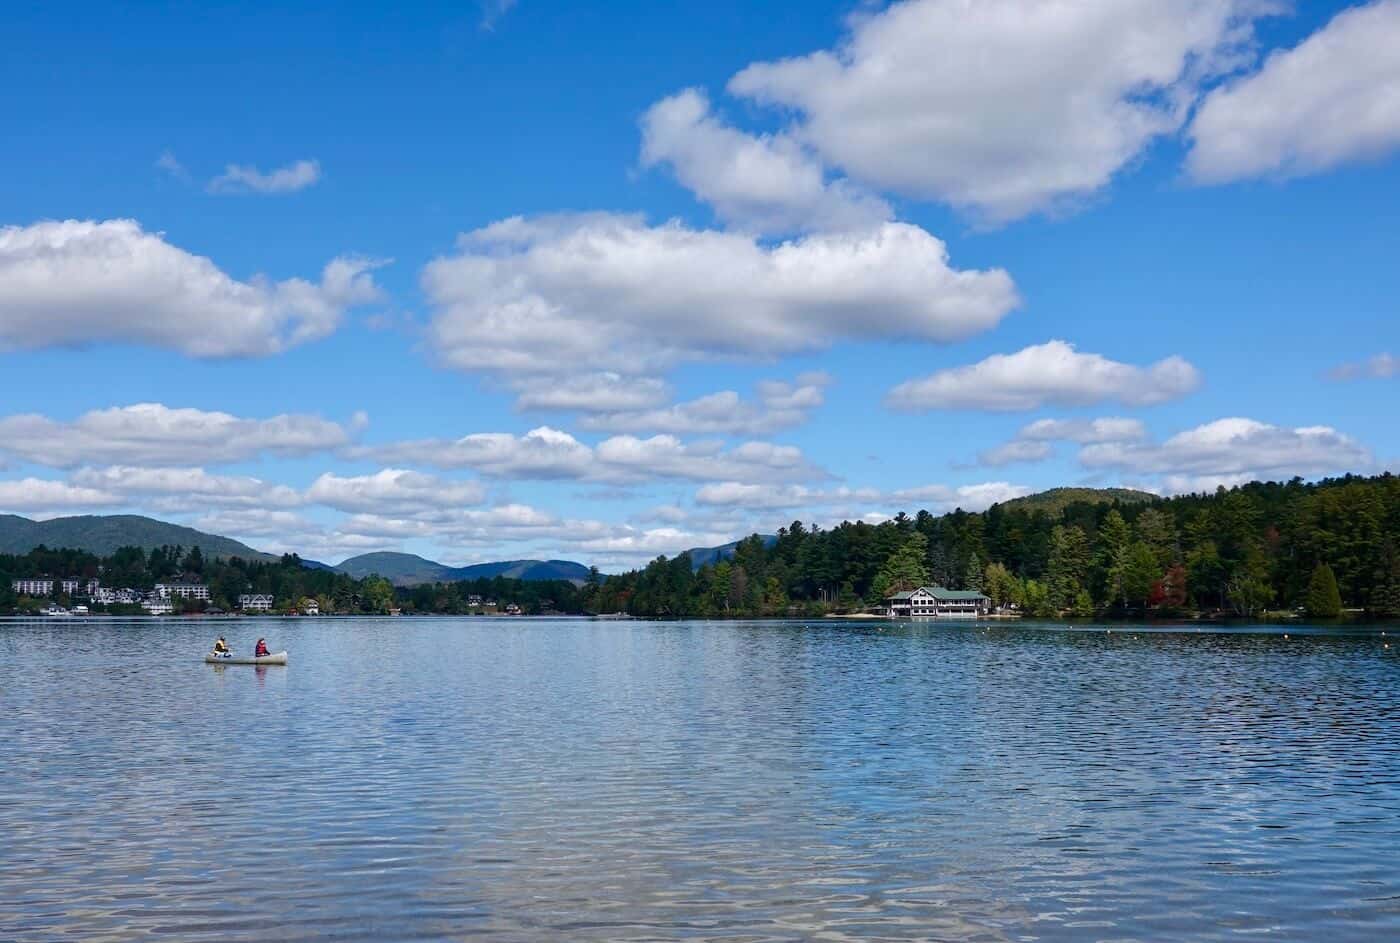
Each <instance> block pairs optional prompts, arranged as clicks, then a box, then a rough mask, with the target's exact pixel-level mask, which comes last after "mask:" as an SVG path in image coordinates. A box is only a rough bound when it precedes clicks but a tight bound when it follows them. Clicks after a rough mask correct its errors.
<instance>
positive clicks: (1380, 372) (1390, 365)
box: [1328, 353, 1400, 380]
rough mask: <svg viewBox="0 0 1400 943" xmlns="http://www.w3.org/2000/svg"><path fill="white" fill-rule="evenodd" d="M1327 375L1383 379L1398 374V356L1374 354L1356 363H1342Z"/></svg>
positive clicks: (1399, 363) (1357, 378)
mask: <svg viewBox="0 0 1400 943" xmlns="http://www.w3.org/2000/svg"><path fill="white" fill-rule="evenodd" d="M1328 376H1330V377H1331V378H1332V379H1334V380H1359V379H1361V378H1363V377H1367V378H1371V379H1377V380H1385V379H1389V378H1390V377H1395V376H1400V357H1397V356H1395V355H1394V354H1389V353H1381V354H1376V355H1375V356H1374V357H1371V358H1369V359H1367V360H1363V361H1360V362H1358V363H1344V364H1342V365H1341V366H1339V367H1336V368H1335V369H1333V370H1332V371H1331V372H1330V373H1329V374H1328Z"/></svg>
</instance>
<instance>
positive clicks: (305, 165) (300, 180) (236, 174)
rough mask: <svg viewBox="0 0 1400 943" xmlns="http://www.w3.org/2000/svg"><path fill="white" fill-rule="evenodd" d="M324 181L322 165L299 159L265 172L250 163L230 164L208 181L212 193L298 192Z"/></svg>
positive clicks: (317, 162)
mask: <svg viewBox="0 0 1400 943" xmlns="http://www.w3.org/2000/svg"><path fill="white" fill-rule="evenodd" d="M320 179H321V164H320V162H319V161H314V160H299V161H294V162H293V163H290V164H288V165H287V166H285V167H278V168H276V169H275V170H270V171H268V172H267V173H263V172H262V171H260V170H258V168H256V167H254V166H253V165H251V164H229V165H228V166H227V167H225V168H224V172H223V173H222V174H220V175H219V176H217V177H215V178H214V179H213V180H210V181H209V192H210V193H295V192H296V191H298V190H305V189H306V188H307V187H309V186H313V185H314V184H315V183H316V182H317V181H319V180H320Z"/></svg>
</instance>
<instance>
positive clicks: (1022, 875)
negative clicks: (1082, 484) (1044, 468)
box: [0, 619, 1400, 941]
mask: <svg viewBox="0 0 1400 943" xmlns="http://www.w3.org/2000/svg"><path fill="white" fill-rule="evenodd" d="M212 628H213V626H212V624H211V623H210V622H207V621H206V622H204V623H200V622H194V621H192V622H174V621H167V622H161V623H159V624H151V623H125V624H122V623H82V622H78V623H68V622H65V623H57V624H55V623H50V624H44V623H24V622H10V623H0V836H3V838H0V938H3V939H6V940H51V939H94V938H101V939H106V940H127V939H137V938H144V937H148V936H150V935H154V934H159V935H163V936H166V937H168V938H173V939H180V940H199V939H212V938H217V937H236V938H245V939H251V938H262V939H280V940H304V939H320V938H325V937H332V938H335V939H344V940H352V939H359V940H383V939H395V940H403V939H439V938H460V937H465V936H474V935H490V936H492V937H494V938H496V939H500V940H643V939H648V940H655V939H687V940H747V941H754V940H793V939H803V938H820V939H824V940H924V939H954V940H1027V939H1036V940H1051V941H1055V940H1095V939H1104V940H1131V939H1142V940H1161V939H1175V940H1181V939H1197V940H1199V939H1226V938H1238V937H1240V936H1241V935H1249V934H1252V935H1261V934H1267V935H1268V936H1270V937H1271V938H1274V939H1290V940H1316V939H1327V940H1329V941H1344V940H1376V939H1381V938H1386V937H1393V936H1394V935H1396V934H1400V869H1398V868H1397V865H1400V852H1397V849H1398V848H1400V739H1397V733H1400V649H1397V650H1391V649H1387V648H1386V647H1385V645H1386V644H1387V643H1388V642H1391V641H1394V638H1393V637H1394V636H1395V635H1396V633H1395V632H1394V631H1391V632H1390V633H1389V635H1388V636H1387V637H1386V638H1382V637H1381V636H1380V630H1375V631H1369V630H1368V631H1366V632H1360V633H1353V634H1344V633H1339V632H1335V631H1332V632H1328V631H1317V632H1309V631H1306V630H1304V631H1300V630H1298V629H1290V630H1289V637H1288V638H1284V637H1283V635H1281V634H1262V633H1259V632H1229V633H1208V632H1206V633H1203V632H1196V631H1181V632H1150V631H1147V630H1143V629H1123V628H1115V629H1114V631H1113V632H1111V633H1109V632H1105V631H1058V630H1050V629H1046V628H1036V627H1026V626H1014V625H1013V626H994V627H987V626H982V627H971V626H963V627H954V626H946V625H934V626H918V627H908V626H905V627H895V626H881V625H866V624H860V625H841V624H838V625H830V624H817V625H809V626H804V625H801V624H793V623H727V624H721V623H619V622H611V623H609V622H602V623H589V622H579V621H566V620H561V621H557V622H551V621H542V620H540V621H536V620H512V621H509V622H504V621H489V620H467V619H462V620H448V619H432V620H429V619H423V620H412V619H398V620H363V621H353V620H345V621H338V620H300V621H276V620H258V621H254V620H243V621H240V622H237V623H232V624H225V625H223V626H220V627H219V628H221V629H222V630H224V632H225V634H226V635H228V636H229V637H230V639H231V640H233V642H234V644H235V647H236V648H237V647H244V648H246V647H248V646H247V645H243V644H242V641H241V640H242V637H243V636H247V639H248V641H249V644H251V640H252V639H254V638H256V637H257V636H258V635H266V636H267V637H268V639H269V640H270V643H271V645H272V647H273V648H274V649H282V648H286V649H288V650H289V651H290V652H291V664H290V665H289V666H287V667H286V668H279V667H272V668H267V667H256V668H255V667H247V666H232V665H227V666H225V665H213V666H211V665H205V664H203V663H202V662H201V661H200V658H201V656H202V653H203V651H204V650H205V648H206V647H207V645H208V644H209V643H210V641H211V640H212V638H213V635H214V634H216V633H215V632H214V631H211V629H212ZM235 635H236V636H238V638H236V639H235V638H234V636H235Z"/></svg>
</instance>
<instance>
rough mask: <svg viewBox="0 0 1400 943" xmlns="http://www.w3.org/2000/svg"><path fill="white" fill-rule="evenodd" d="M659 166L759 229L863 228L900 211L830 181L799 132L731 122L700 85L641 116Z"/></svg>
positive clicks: (645, 158)
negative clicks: (764, 130) (748, 129)
mask: <svg viewBox="0 0 1400 943" xmlns="http://www.w3.org/2000/svg"><path fill="white" fill-rule="evenodd" d="M659 164H666V165H669V166H670V167H671V169H672V171H673V172H674V173H675V175H676V179H677V180H679V181H680V183H681V184H682V185H684V186H685V187H686V188H688V189H689V190H691V191H693V192H694V193H695V195H696V196H697V197H698V198H700V199H701V200H703V201H704V202H705V203H708V204H709V205H710V206H712V207H714V210H715V213H716V214H717V215H718V216H719V217H720V218H721V219H723V220H724V221H725V222H727V223H729V224H731V225H733V226H736V227H738V228H741V229H745V230H749V231H753V232H763V233H789V232H804V231H813V230H824V231H830V230H842V229H864V228H867V227H869V226H872V225H875V224H878V223H881V222H884V221H885V220H888V219H890V218H891V217H892V216H893V212H892V211H891V209H890V206H889V204H888V203H886V202H885V201H884V200H881V199H879V198H878V197H875V196H872V195H871V194H869V193H867V192H865V191H863V190H861V189H860V188H859V187H856V186H853V185H852V184H851V183H849V182H848V181H844V180H836V181H828V180H827V179H826V173H825V171H824V169H823V168H822V165H821V163H820V162H819V161H818V160H817V159H816V158H815V157H814V156H813V155H812V154H811V153H809V152H808V151H807V150H806V149H805V148H803V146H802V145H801V144H799V143H798V142H797V141H796V140H794V139H793V138H792V137H790V136H788V135H785V134H776V135H752V134H746V133H745V132H743V131H740V130H738V129H736V128H733V127H730V126H729V125H726V124H725V123H724V122H723V121H721V120H720V119H719V118H717V117H715V115H714V114H713V113H712V112H711V110H710V102H709V99H708V98H707V97H706V95H705V94H704V92H702V91H700V90H698V89H687V90H685V91H683V92H680V93H679V94H676V95H672V96H671V97H669V98H664V99H662V100H661V101H659V102H657V103H656V104H654V105H652V106H651V108H649V109H648V110H647V112H646V114H645V115H644V116H643V117H642V165H643V166H646V167H654V166H656V165H659Z"/></svg>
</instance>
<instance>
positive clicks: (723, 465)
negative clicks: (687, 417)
mask: <svg viewBox="0 0 1400 943" xmlns="http://www.w3.org/2000/svg"><path fill="white" fill-rule="evenodd" d="M597 454H598V461H599V463H600V464H601V465H602V466H603V468H604V475H605V477H608V478H614V479H616V480H622V481H647V480H652V479H655V478H679V479H684V480H689V481H714V480H716V479H729V478H732V479H736V480H739V481H794V480H807V479H813V478H824V477H826V473H825V472H823V471H822V470H821V469H819V468H816V467H815V466H813V465H812V464H811V463H809V462H808V461H807V459H806V458H805V457H804V456H803V454H802V450H801V449H799V448H797V447H796V446H793V445H775V444H773V443H771V442H744V443H742V444H740V445H737V446H735V447H734V448H732V449H725V448H723V447H722V446H721V445H720V444H719V443H717V442H691V443H684V442H682V441H681V440H680V439H677V438H676V437H675V436H671V435H655V436H652V437H650V438H647V439H641V438H638V437H636V436H631V435H620V436H613V437H612V438H610V439H604V440H603V441H602V442H600V443H598V449H597Z"/></svg>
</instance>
